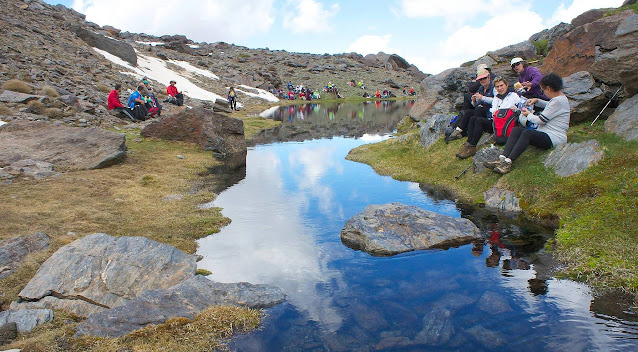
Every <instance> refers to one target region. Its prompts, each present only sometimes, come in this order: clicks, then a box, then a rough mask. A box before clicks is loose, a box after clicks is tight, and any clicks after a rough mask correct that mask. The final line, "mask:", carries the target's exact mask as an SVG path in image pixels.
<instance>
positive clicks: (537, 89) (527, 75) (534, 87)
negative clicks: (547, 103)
mask: <svg viewBox="0 0 638 352" xmlns="http://www.w3.org/2000/svg"><path fill="white" fill-rule="evenodd" d="M510 65H511V66H512V70H513V71H514V72H516V74H518V81H519V82H520V83H521V85H522V86H523V89H524V91H523V96H524V97H525V98H528V99H530V98H538V99H542V100H549V98H548V97H547V96H546V95H545V94H543V91H542V90H541V86H540V82H541V79H542V78H543V74H542V73H541V71H539V70H538V69H537V68H536V67H533V66H529V65H528V64H527V62H526V61H525V60H523V59H522V58H520V57H515V58H513V59H512V61H510Z"/></svg>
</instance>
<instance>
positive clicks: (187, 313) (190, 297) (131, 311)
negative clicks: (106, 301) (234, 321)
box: [76, 275, 286, 337]
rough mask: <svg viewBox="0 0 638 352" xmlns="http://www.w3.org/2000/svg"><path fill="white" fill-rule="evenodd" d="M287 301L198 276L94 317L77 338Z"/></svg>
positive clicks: (270, 289) (257, 288) (264, 289)
mask: <svg viewBox="0 0 638 352" xmlns="http://www.w3.org/2000/svg"><path fill="white" fill-rule="evenodd" d="M285 299H286V296H285V295H284V294H283V292H282V291H281V290H280V289H279V288H277V287H274V286H269V285H253V284H249V283H246V282H240V283H219V282H214V281H211V280H208V279H207V278H205V277H203V276H201V275H196V276H195V277H193V278H191V279H189V280H187V281H184V282H183V283H181V284H178V285H176V286H174V287H172V288H169V289H164V290H151V291H147V292H145V293H143V294H142V295H140V296H139V297H138V298H136V299H134V300H132V301H130V302H128V303H126V304H125V305H122V306H119V307H116V308H113V309H109V310H105V311H103V312H101V313H97V314H93V315H91V316H89V318H88V319H87V320H86V321H84V322H82V323H81V324H80V325H78V327H77V329H76V335H77V336H82V335H92V336H101V337H119V336H123V335H126V334H127V333H129V332H131V331H135V330H137V329H140V328H142V327H144V326H146V325H148V324H162V323H164V322H166V320H168V319H170V318H174V317H186V318H189V319H193V318H194V317H195V316H196V315H197V314H198V313H199V312H201V311H202V310H204V309H205V308H207V307H210V306H218V305H224V306H228V305H231V306H243V307H250V308H268V307H272V306H274V305H276V304H279V303H281V302H283V301H284V300H285Z"/></svg>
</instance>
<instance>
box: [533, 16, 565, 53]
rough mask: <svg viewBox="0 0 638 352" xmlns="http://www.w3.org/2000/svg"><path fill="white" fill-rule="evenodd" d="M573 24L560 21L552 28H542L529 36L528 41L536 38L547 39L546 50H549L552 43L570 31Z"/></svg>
mask: <svg viewBox="0 0 638 352" xmlns="http://www.w3.org/2000/svg"><path fill="white" fill-rule="evenodd" d="M572 28H573V26H572V25H571V24H569V23H565V22H561V23H559V24H557V25H555V26H554V27H552V28H549V29H544V30H542V31H540V32H538V33H536V34H533V35H532V36H531V37H529V41H530V42H532V43H534V42H535V41H538V40H547V51H548V52H549V51H550V50H552V48H553V47H554V43H555V42H556V40H558V39H559V38H560V37H562V36H563V35H565V34H566V33H567V32H569V31H571V30H572Z"/></svg>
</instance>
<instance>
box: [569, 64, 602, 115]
mask: <svg viewBox="0 0 638 352" xmlns="http://www.w3.org/2000/svg"><path fill="white" fill-rule="evenodd" d="M563 84H564V88H563V92H564V93H565V95H566V96H567V98H568V99H569V110H570V120H571V121H583V120H585V119H588V118H590V119H593V118H594V117H596V115H597V114H598V112H599V111H600V109H601V108H602V107H603V106H604V105H605V100H606V99H605V95H604V93H603V91H602V90H601V89H600V88H598V87H596V81H594V77H593V76H592V75H591V74H590V73H589V72H587V71H579V72H576V73H574V74H572V75H570V76H568V77H565V79H564V80H563Z"/></svg>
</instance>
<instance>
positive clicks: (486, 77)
mask: <svg viewBox="0 0 638 352" xmlns="http://www.w3.org/2000/svg"><path fill="white" fill-rule="evenodd" d="M488 78H490V76H485V77H483V78H479V81H484V80H486V79H488Z"/></svg>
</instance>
